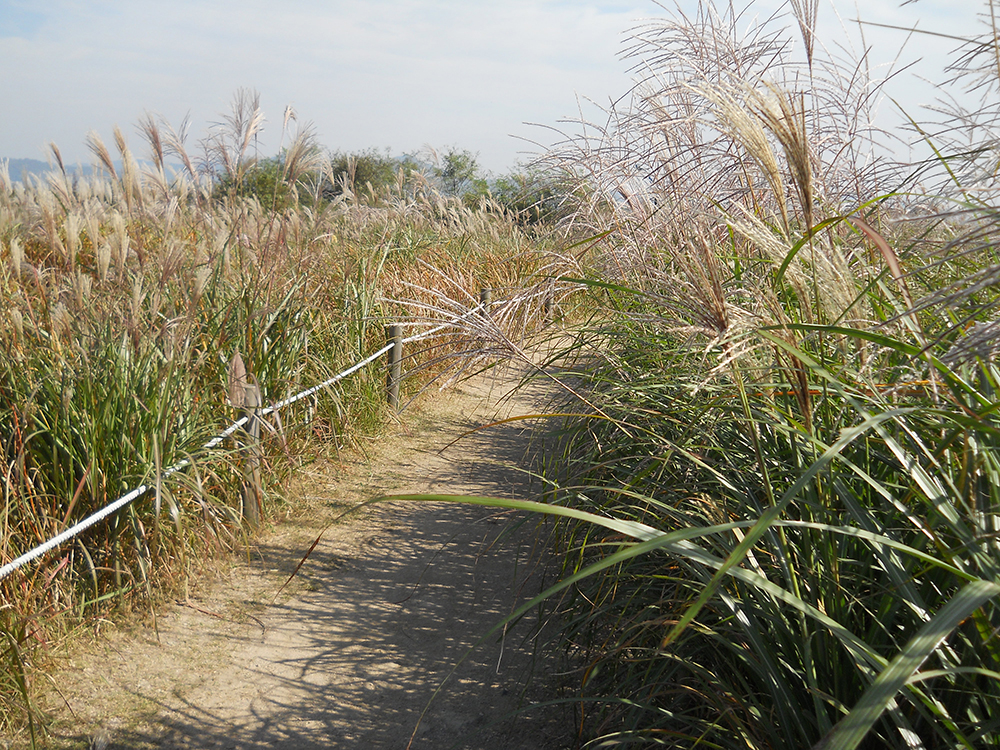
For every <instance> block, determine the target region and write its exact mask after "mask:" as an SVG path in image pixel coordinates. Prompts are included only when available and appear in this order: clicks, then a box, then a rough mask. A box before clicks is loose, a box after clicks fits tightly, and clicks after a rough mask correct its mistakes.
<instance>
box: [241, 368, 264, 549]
mask: <svg viewBox="0 0 1000 750" xmlns="http://www.w3.org/2000/svg"><path fill="white" fill-rule="evenodd" d="M245 393H246V396H245V397H244V402H243V415H244V416H245V417H246V418H247V423H246V424H245V425H244V426H243V434H244V436H245V443H244V446H243V488H242V499H243V508H242V510H243V518H244V520H245V521H246V523H247V525H248V526H250V527H251V528H254V529H256V528H257V527H258V526H260V517H261V494H262V493H261V487H260V457H261V447H260V415H259V412H260V407H261V396H260V387H259V386H257V385H256V384H254V385H247V386H246V389H245Z"/></svg>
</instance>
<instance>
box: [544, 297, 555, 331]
mask: <svg viewBox="0 0 1000 750" xmlns="http://www.w3.org/2000/svg"><path fill="white" fill-rule="evenodd" d="M555 311H556V303H555V299H554V295H553V294H552V292H549V293H548V294H547V295H545V317H544V318H543V321H544V322H545V325H548V324H549V323H551V322H552V321H553V319H554V318H555Z"/></svg>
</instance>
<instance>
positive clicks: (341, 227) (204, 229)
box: [0, 91, 538, 730]
mask: <svg viewBox="0 0 1000 750" xmlns="http://www.w3.org/2000/svg"><path fill="white" fill-rule="evenodd" d="M292 114H293V113H291V112H289V113H287V116H286V118H285V123H284V126H285V127H286V128H290V127H291V125H292V123H294V122H295V118H294V117H293V116H292ZM262 123H263V113H262V111H261V110H260V107H259V102H258V100H257V98H256V96H255V95H254V94H253V92H245V91H241V92H239V93H238V94H237V96H236V98H235V99H234V103H233V109H232V112H231V113H230V114H228V115H226V116H225V117H223V121H222V124H221V125H220V126H219V127H218V128H215V129H213V130H212V131H211V132H210V133H209V134H208V136H207V137H206V138H205V139H204V141H203V142H202V143H201V150H202V153H201V154H200V155H196V154H194V153H189V151H188V148H187V145H186V139H187V127H186V125H182V126H181V127H180V128H179V129H177V130H174V129H173V128H171V127H170V126H169V124H167V123H165V122H163V121H162V120H161V119H160V118H157V117H155V116H153V115H147V116H145V117H144V118H143V119H142V121H141V122H140V124H139V127H138V131H139V134H140V136H141V137H142V138H143V139H144V140H145V141H146V142H147V144H148V146H149V150H150V158H149V161H148V162H146V163H145V165H144V166H143V165H142V164H143V163H142V162H140V160H139V159H138V158H137V157H136V156H135V155H134V154H133V153H132V151H131V150H130V147H129V145H128V142H127V139H126V137H125V135H124V133H122V131H120V130H117V129H116V131H115V134H114V148H115V149H116V150H117V158H115V157H113V156H112V152H111V151H110V150H109V149H108V147H107V146H106V145H105V143H104V142H103V141H102V139H101V138H100V137H99V136H98V135H97V134H91V135H89V136H88V138H87V143H88V146H89V147H90V149H91V151H92V152H93V154H94V157H95V159H96V161H97V167H98V170H97V173H96V174H95V176H93V177H80V176H76V175H73V174H72V173H69V172H67V171H66V170H64V169H61V168H60V169H57V170H56V171H53V172H52V173H50V174H49V175H47V176H45V177H41V178H39V177H29V178H28V179H27V181H26V182H13V181H11V180H10V179H9V177H6V175H0V176H4V179H0V306H2V310H0V314H2V315H3V316H4V318H5V319H6V320H8V321H10V323H11V324H10V325H8V326H5V327H4V328H3V329H2V330H0V459H2V464H0V468H2V482H0V492H2V493H3V495H2V498H3V506H2V507H3V513H2V515H0V539H2V542H0V562H3V563H6V562H9V561H10V560H11V559H13V558H14V557H16V556H18V555H19V554H21V553H23V552H25V551H26V550H28V549H30V548H31V547H33V546H34V545H35V544H37V543H38V542H41V541H43V540H46V539H48V538H50V537H51V536H53V535H54V534H56V533H58V532H60V531H62V530H63V529H65V528H67V527H68V526H69V525H71V524H73V523H75V522H76V521H78V520H80V519H81V518H83V517H85V516H87V515H89V514H90V513H92V512H93V511H95V510H97V509H99V508H101V507H103V506H104V505H106V504H107V503H108V502H110V501H112V500H114V499H115V498H117V497H118V496H119V495H121V494H123V493H124V492H126V491H128V490H129V489H131V488H132V487H134V486H137V485H139V484H141V483H145V484H148V485H150V486H151V487H152V488H153V490H152V491H150V492H149V493H147V494H146V495H145V496H143V497H141V498H139V499H138V500H136V501H135V502H134V503H133V504H131V505H130V506H128V507H127V508H126V509H123V510H122V511H120V512H119V513H118V514H116V515H115V516H113V517H111V518H110V519H108V521H107V522H106V523H103V524H98V525H96V526H93V527H91V528H90V529H88V530H87V531H86V532H85V533H84V534H82V535H81V536H80V537H78V538H77V539H76V540H74V541H73V542H71V543H68V544H66V545H65V546H63V547H62V548H59V549H57V550H55V551H53V552H51V553H50V554H48V555H46V556H45V557H43V558H42V559H40V560H38V561H37V562H35V563H32V564H30V565H28V566H25V567H24V568H22V569H21V570H19V571H17V572H15V573H14V574H12V575H11V576H9V577H8V578H6V579H5V580H4V581H2V582H0V590H2V593H3V602H4V605H3V607H0V664H2V665H3V666H2V667H0V681H2V682H3V687H4V690H3V698H2V703H0V729H4V730H8V729H10V728H11V727H15V726H20V725H22V724H23V725H24V726H29V724H30V728H31V729H32V730H34V729H35V728H36V726H37V722H36V721H34V720H35V719H37V717H34V716H33V715H32V713H31V711H30V710H29V709H30V706H27V703H26V702H27V701H28V700H29V698H30V696H31V694H32V684H33V681H34V675H36V674H37V670H38V669H40V668H41V667H40V662H39V659H41V657H42V655H43V653H44V649H41V650H39V648H38V647H39V646H40V645H43V644H45V643H46V642H49V641H51V640H52V639H55V638H58V637H60V636H61V634H62V633H65V632H67V631H69V630H71V629H72V628H73V627H74V626H75V624H77V623H79V622H82V621H86V620H87V619H88V618H90V617H93V616H96V615H98V614H104V613H106V612H107V611H108V610H109V609H112V608H115V607H120V608H123V609H127V608H129V607H132V606H136V605H144V604H145V603H146V602H148V601H149V600H150V598H151V597H154V598H155V597H156V596H157V594H158V592H162V591H170V590H173V589H174V588H175V587H177V586H180V585H182V584H183V582H184V581H185V580H186V578H187V576H188V575H189V574H191V573H192V572H196V571H197V570H198V569H199V567H200V566H201V564H202V563H201V561H203V560H205V559H206V557H207V556H210V554H211V553H213V552H215V551H220V550H227V549H232V548H233V547H235V546H239V545H242V544H243V543H245V540H246V532H245V530H244V528H243V526H242V519H241V518H240V503H239V485H240V480H241V476H240V470H239V466H238V461H237V458H238V456H237V455H236V454H235V453H234V452H233V448H234V446H232V445H229V444H223V445H221V446H219V447H218V448H216V449H214V450H211V451H209V450H206V449H205V448H204V447H203V446H204V445H205V444H206V442H207V441H209V439H210V438H211V437H212V436H213V435H214V434H216V433H217V432H218V431H219V430H220V429H221V428H223V427H225V426H227V425H228V423H230V422H231V421H232V420H234V419H235V418H236V417H237V416H239V413H238V412H237V410H236V409H235V408H233V407H232V406H231V405H230V404H229V400H228V398H229V383H228V372H229V364H230V362H231V361H233V359H234V358H236V357H237V355H238V356H239V358H240V359H241V360H242V361H243V363H244V365H245V368H246V370H247V371H248V373H249V378H250V380H252V381H255V382H257V383H259V385H260V387H261V390H262V392H263V398H264V401H265V403H271V402H275V401H279V400H281V399H283V398H286V397H287V396H289V395H291V394H293V393H296V392H298V391H299V390H301V389H304V388H306V387H310V386H312V385H314V384H316V383H317V382H319V381H322V380H324V379H326V378H327V377H328V376H329V375H331V374H334V373H336V372H339V371H341V370H343V369H344V368H346V367H347V366H349V365H352V364H354V363H355V362H358V361H359V360H360V359H362V358H364V357H365V356H367V355H368V354H370V353H371V352H373V351H375V350H376V349H378V348H379V347H381V346H382V344H384V336H385V333H384V326H385V324H386V322H387V321H388V320H390V319H392V320H404V321H408V322H410V323H419V322H422V321H425V320H434V321H439V320H440V317H441V315H440V314H441V313H450V312H454V311H456V310H461V311H465V310H467V309H469V308H470V307H473V306H474V303H469V300H470V299H473V298H475V297H476V296H477V295H478V290H479V289H480V288H482V287H497V288H499V287H502V286H505V285H509V286H513V285H515V284H516V283H518V282H517V280H518V278H519V277H520V276H522V275H527V274H529V273H531V272H532V271H533V270H534V269H535V268H536V267H537V264H538V258H537V256H536V254H535V251H534V246H533V245H531V244H529V242H528V241H527V239H526V237H525V235H524V234H523V233H522V231H521V230H520V229H519V228H518V227H517V226H516V225H515V224H514V223H512V222H510V221H509V220H507V219H505V218H504V217H503V216H502V215H501V214H500V213H498V212H490V211H488V210H480V209H477V208H469V207H467V206H464V205H463V204H462V203H461V201H458V200H456V199H448V198H444V197H442V196H441V195H439V194H437V193H436V192H435V191H434V190H433V189H432V188H431V187H430V185H429V184H428V183H427V182H426V181H421V178H420V176H419V175H413V177H412V179H404V178H403V177H402V176H401V178H400V181H399V183H398V184H397V185H395V186H393V187H392V188H391V189H390V190H388V191H387V192H386V194H385V195H384V196H380V197H379V199H378V200H377V201H373V202H372V204H366V203H363V202H361V201H359V200H357V199H356V198H355V197H352V196H351V195H343V196H339V197H337V198H336V199H335V200H333V201H327V200H323V199H321V194H320V190H319V184H320V182H321V179H322V178H321V175H322V174H323V173H324V170H323V165H322V164H321V163H320V162H321V160H322V158H323V156H322V153H321V152H319V150H318V149H317V147H316V144H315V142H314V135H313V133H312V130H311V129H310V128H309V127H308V126H302V127H299V128H298V129H297V130H296V132H294V133H291V132H289V133H287V134H286V135H287V141H286V140H284V138H283V143H285V144H286V145H287V148H286V149H285V151H284V152H283V154H282V155H281V157H280V163H281V166H282V168H281V170H280V172H279V174H278V176H277V177H278V183H277V187H276V188H275V189H278V188H280V190H281V191H282V195H283V196H285V197H286V198H287V200H285V201H284V202H280V201H276V200H270V199H269V198H268V196H266V195H262V196H261V195H257V194H254V193H253V192H252V191H246V190H239V189H235V188H234V189H232V190H229V189H225V190H220V189H219V186H220V185H227V184H228V185H234V186H236V187H239V186H240V185H242V184H243V183H244V182H248V181H250V180H252V179H254V178H255V176H256V175H257V171H256V170H258V169H260V167H259V166H258V164H257V160H256V155H255V154H254V152H253V143H254V135H255V133H256V132H257V131H258V130H259V128H260V127H261V126H262ZM52 151H53V156H54V158H55V159H56V161H57V163H59V162H60V154H59V150H58V148H57V147H55V146H53V148H52ZM170 161H179V162H180V165H181V167H180V170H179V172H178V173H171V171H172V170H171V167H170V164H169V162H170ZM309 190H312V191H313V192H312V194H311V196H310V195H306V192H307V191H309ZM272 197H273V196H272ZM445 276H447V277H448V278H450V281H449V282H448V288H447V289H446V290H445V291H446V294H445V295H444V297H442V295H441V293H440V291H439V289H441V288H442V287H443V283H444V282H443V279H444V278H445ZM398 297H403V298H409V299H410V305H409V306H407V305H404V304H401V303H400V302H399V301H398V299H397V298H398ZM445 298H447V299H452V300H453V301H455V305H452V304H450V303H449V304H444V303H443V302H442V300H443V299H445ZM463 305H464V307H463ZM470 346H475V344H474V337H470V336H468V335H466V336H464V337H463V336H457V335H456V336H453V337H452V340H451V341H437V342H435V345H434V347H433V348H431V349H428V350H427V351H415V352H414V351H411V357H412V359H411V361H410V362H409V363H408V364H409V369H413V368H414V367H416V366H418V365H420V364H424V365H426V364H428V363H431V362H433V361H435V360H436V359H438V358H440V356H441V355H442V354H443V353H444V352H446V351H453V350H456V349H469V347H470ZM443 369H445V366H444V364H438V365H436V371H441V370H443ZM384 382H385V381H384V374H383V373H382V372H380V371H379V370H377V369H372V368H369V369H368V370H365V371H362V372H360V373H358V374H357V375H355V376H354V377H352V378H350V379H346V380H343V381H341V382H340V383H338V384H337V385H336V386H335V387H333V388H332V389H331V390H330V392H329V393H328V394H326V396H325V397H322V398H320V397H317V398H315V399H311V400H307V401H304V402H299V403H297V404H295V405H293V406H292V407H290V408H289V409H287V410H286V411H285V412H283V413H281V414H280V415H274V416H272V417H270V418H269V419H268V421H267V425H266V426H265V429H264V436H265V437H264V450H265V461H266V463H267V469H268V471H266V472H265V475H266V476H267V477H269V479H268V480H266V481H265V484H266V486H265V492H266V496H265V501H266V502H265V507H266V508H268V507H273V504H274V503H275V502H281V501H282V500H281V497H280V495H281V487H282V479H283V477H284V476H286V475H287V473H288V471H290V470H291V469H292V468H294V465H295V463H296V461H297V460H298V459H297V458H296V457H297V456H302V455H305V454H308V452H309V451H310V450H311V449H310V448H308V445H307V442H306V441H308V440H309V439H311V437H314V436H320V437H323V438H327V437H329V436H331V435H335V436H336V437H337V439H338V440H341V441H350V440H353V439H354V438H355V437H356V436H357V435H359V434H363V433H365V432H366V431H367V432H370V431H372V430H376V429H378V426H379V425H380V423H381V422H382V420H383V419H384V417H385V414H386V411H385V406H384V394H383V389H384ZM327 396H328V397H327ZM181 461H188V462H190V465H189V467H188V468H187V469H186V470H185V471H181V472H176V473H172V474H170V475H167V474H166V473H165V471H166V469H167V468H168V467H171V466H174V465H176V464H177V463H178V462H181ZM42 661H43V660H42ZM8 688H10V689H8ZM25 711H27V713H25ZM26 720H27V721H28V723H27V724H24V722H25V721H26Z"/></svg>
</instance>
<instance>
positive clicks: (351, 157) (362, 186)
mask: <svg viewBox="0 0 1000 750" xmlns="http://www.w3.org/2000/svg"><path fill="white" fill-rule="evenodd" d="M413 168H414V167H413V164H412V162H410V161H409V160H407V159H403V160H399V159H395V158H393V157H392V156H390V155H389V151H388V150H386V151H385V152H381V151H378V150H376V149H373V148H371V149H366V150H364V151H356V152H354V153H347V152H344V151H336V152H334V153H332V154H330V169H329V171H328V173H327V180H326V184H325V185H324V189H323V195H324V197H327V198H333V197H336V196H338V195H340V194H341V193H343V192H344V188H345V187H346V188H347V189H348V190H350V191H351V192H352V193H354V195H356V196H358V197H359V198H361V199H374V198H375V196H376V195H377V194H378V193H379V192H381V191H382V190H384V189H385V188H386V187H388V186H390V185H392V184H394V183H395V182H396V177H397V175H398V174H399V170H400V169H402V170H403V171H404V172H406V173H407V174H408V173H409V172H411V171H413ZM369 186H370V189H369ZM369 193H371V195H370V196H369Z"/></svg>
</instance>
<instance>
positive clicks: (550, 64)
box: [0, 0, 973, 171]
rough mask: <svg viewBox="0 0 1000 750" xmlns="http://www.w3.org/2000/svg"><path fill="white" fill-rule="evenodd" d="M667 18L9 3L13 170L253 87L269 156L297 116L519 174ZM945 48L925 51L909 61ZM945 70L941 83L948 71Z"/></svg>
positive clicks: (201, 118)
mask: <svg viewBox="0 0 1000 750" xmlns="http://www.w3.org/2000/svg"><path fill="white" fill-rule="evenodd" d="M693 4H694V3H693V2H692V1H691V0H683V1H682V2H681V6H682V7H688V8H690V7H692V6H693ZM957 4H959V5H964V3H957ZM666 5H667V6H668V7H669V3H666ZM781 5H782V3H781V2H779V1H778V0H767V1H766V2H765V1H763V0H758V2H754V3H752V4H751V9H750V10H751V12H752V13H757V14H758V15H759V16H760V17H761V18H766V17H767V16H769V15H770V14H771V13H772V12H773V11H774V10H775V9H776V8H779V7H780V6H781ZM955 6H956V2H952V1H950V0H949V2H944V0H919V2H917V3H914V4H911V5H908V6H905V8H900V7H899V4H898V2H897V0H866V2H865V3H864V5H863V10H862V11H859V10H857V9H856V8H855V7H854V5H853V4H850V3H845V2H841V1H840V0H837V2H836V7H837V8H838V9H839V10H840V15H841V16H842V17H843V18H844V19H845V20H847V19H852V18H856V17H857V16H858V15H859V13H860V14H861V15H862V16H863V17H864V18H865V19H866V20H871V21H874V22H876V23H892V24H899V25H912V23H914V22H916V20H917V19H919V20H920V23H921V24H922V25H924V26H931V27H933V28H934V29H937V30H940V29H945V28H947V29H949V30H951V31H954V32H955V33H961V32H962V31H963V30H965V27H966V26H967V25H969V24H970V23H971V21H970V20H969V17H971V16H972V15H973V9H970V10H969V11H966V12H963V13H959V12H957V10H956V7H955ZM40 8H43V9H44V10H39V9H40ZM663 14H664V8H661V7H659V6H657V5H656V4H655V3H653V2H646V1H645V0H635V1H634V2H631V1H629V0H623V1H622V2H608V1H607V0H605V1H604V2H598V1H595V2H583V1H578V0H574V1H573V2H567V1H558V0H508V1H507V2H505V3H478V2H477V3H472V2H468V1H467V0H380V1H378V2H373V1H372V0H335V1H331V0H286V1H285V2H283V3H280V4H278V3H273V2H270V1H267V2H264V1H261V0H242V1H240V2H237V1H236V0H176V1H175V2H173V3H167V4H165V3H163V2H162V0H159V1H158V2H153V1H152V0H130V2H128V3H122V2H114V1H112V0H88V1H86V2H84V1H82V0H52V1H51V2H46V3H45V4H44V5H42V4H39V3H35V2H30V3H29V2H26V1H23V0H19V1H16V2H6V3H5V4H3V5H0V100H2V101H3V102H4V104H5V110H6V112H7V113H13V116H8V117H5V123H4V127H3V128H2V129H0V155H5V156H35V157H37V156H40V155H41V149H42V147H43V146H44V144H46V143H47V142H48V141H55V142H56V143H58V144H59V146H60V148H61V149H62V151H63V153H64V154H65V155H66V156H67V158H68V159H70V160H87V159H89V155H88V154H87V152H86V150H85V149H84V147H83V138H84V136H85V134H86V132H87V131H88V130H90V129H96V130H98V131H99V132H101V133H103V134H105V136H106V137H107V135H108V134H110V130H111V127H112V126H113V125H114V124H119V125H121V126H123V127H125V128H127V129H130V128H131V124H132V123H133V122H135V121H136V119H137V118H138V117H139V116H140V115H141V114H142V113H143V111H145V110H150V111H155V112H160V113H162V114H163V115H164V116H165V117H167V119H168V120H170V121H171V122H173V123H174V124H178V123H179V121H180V119H181V118H182V117H183V116H184V115H185V114H186V113H188V112H190V113H191V114H192V117H193V119H194V122H195V134H196V135H197V134H198V131H199V129H200V128H203V127H204V124H205V123H206V122H208V121H210V120H213V119H216V118H217V117H218V114H219V113H220V112H221V111H222V110H224V109H225V108H226V106H227V105H228V102H229V100H230V98H231V96H232V94H233V92H234V91H235V90H236V89H237V88H238V87H241V86H244V87H251V88H256V89H257V90H259V91H260V92H261V97H262V104H263V106H264V108H265V111H266V113H267V115H268V117H269V119H270V122H269V124H268V128H267V131H266V133H265V139H264V144H263V148H265V149H276V148H277V139H278V135H279V134H278V130H279V129H280V118H281V113H282V111H283V109H284V106H285V105H286V104H291V105H293V106H295V107H296V109H297V111H298V113H299V115H300V117H301V118H302V119H303V120H306V121H309V120H311V121H313V122H314V123H315V124H316V127H317V130H318V131H319V134H320V138H321V140H322V142H323V143H324V144H325V145H327V146H329V147H331V148H344V149H359V148H364V147H368V146H374V147H387V146H388V147H392V148H393V149H394V150H396V151H404V150H414V149H418V148H420V147H421V146H422V145H423V144H424V143H430V144H432V145H436V146H441V145H447V144H455V145H457V146H459V147H462V148H468V149H471V150H473V151H478V152H480V154H481V161H482V162H483V163H484V164H485V165H487V166H488V167H490V168H491V169H493V170H495V171H501V170H503V169H505V168H507V167H509V166H510V165H511V164H512V162H513V161H514V159H515V158H516V152H517V151H518V150H519V149H520V148H522V146H521V145H520V144H519V142H518V141H516V140H514V139H512V138H511V137H510V134H515V135H519V136H523V137H529V138H530V137H533V136H536V135H538V136H540V135H542V134H541V133H539V132H538V131H536V130H533V129H531V128H528V127H525V126H524V125H522V123H523V122H524V121H533V122H541V123H547V124H552V123H555V122H556V121H557V120H558V119H559V118H560V117H563V116H573V115H574V114H575V111H576V101H577V96H578V95H580V96H584V97H592V98H594V99H595V100H597V101H605V102H606V101H608V100H609V99H610V98H613V97H618V96H620V95H622V94H623V93H624V92H625V91H626V90H627V89H628V87H629V84H630V81H629V77H628V75H626V70H627V69H628V67H629V64H628V63H627V62H623V61H622V60H620V59H619V57H618V54H619V53H620V51H621V49H622V40H623V33H624V32H625V31H627V30H628V29H629V28H631V27H632V26H633V25H634V24H635V23H636V22H637V21H638V20H639V19H641V18H643V17H646V18H648V17H656V16H661V15H663ZM963 17H964V18H965V20H961V19H962V18H963ZM820 24H821V34H823V35H824V37H827V38H833V39H835V40H836V39H837V38H838V37H837V35H838V34H839V33H840V32H839V31H838V29H839V24H838V22H837V19H836V16H835V14H834V13H833V10H832V6H831V5H830V4H829V2H828V1H827V0H824V5H823V6H822V7H821V10H820ZM849 30H850V31H851V33H854V34H855V36H856V29H855V28H854V27H850V28H849ZM865 34H866V41H867V42H868V44H869V45H870V46H871V50H872V52H871V54H872V59H873V61H874V63H876V64H878V63H884V64H886V65H888V63H889V61H891V60H892V59H893V56H894V55H895V52H896V50H897V49H898V47H899V45H900V44H901V43H902V40H903V39H904V38H905V35H903V34H901V33H899V32H892V31H889V30H886V29H880V28H878V27H865ZM856 47H857V45H856ZM858 48H859V47H858ZM914 49H916V53H917V54H911V53H912V52H913V50H914ZM928 49H930V47H929V45H927V44H924V43H923V42H919V43H914V42H911V43H910V46H908V47H907V48H905V49H904V54H903V56H902V59H908V58H907V56H908V55H909V56H912V57H915V56H919V54H926V52H927V50H928ZM935 54H938V53H936V52H935ZM933 64H935V65H937V66H938V68H940V64H941V63H940V58H934V61H933ZM925 67H928V68H931V67H933V65H930V64H929V65H928V66H925ZM886 69H888V68H886Z"/></svg>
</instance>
